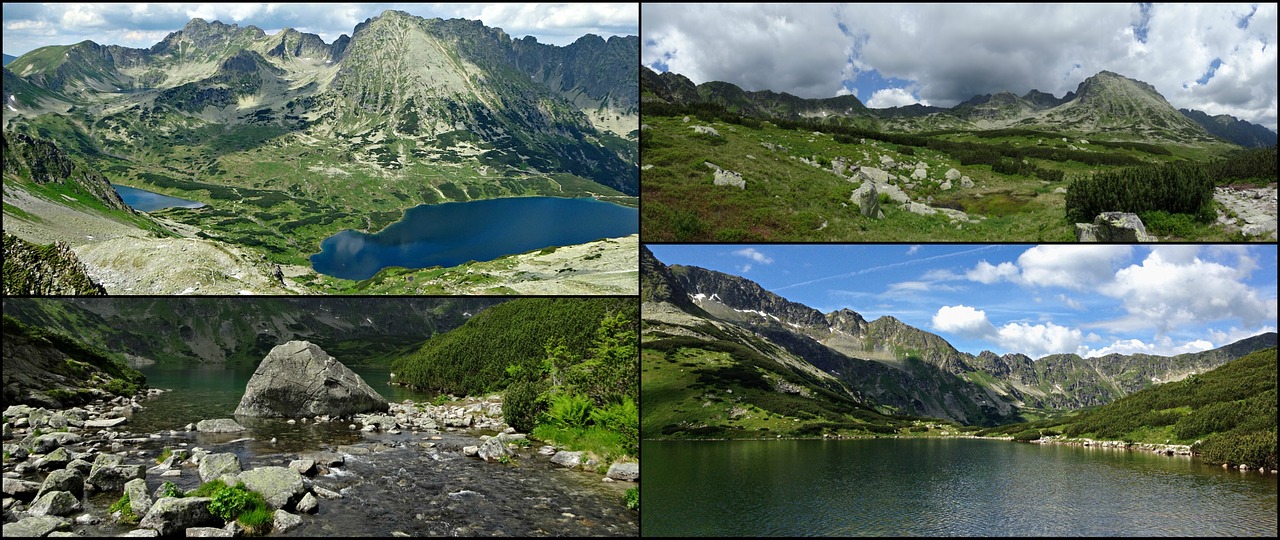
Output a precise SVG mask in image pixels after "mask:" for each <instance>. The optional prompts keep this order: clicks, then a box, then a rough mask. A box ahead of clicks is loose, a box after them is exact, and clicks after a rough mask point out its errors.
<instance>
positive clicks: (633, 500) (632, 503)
mask: <svg viewBox="0 0 1280 540" xmlns="http://www.w3.org/2000/svg"><path fill="white" fill-rule="evenodd" d="M623 500H624V501H625V502H626V504H627V508H630V509H632V510H637V511H639V510H640V488H638V487H633V488H629V489H627V494H626V495H625V496H624V498H623Z"/></svg>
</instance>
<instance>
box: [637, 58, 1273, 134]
mask: <svg viewBox="0 0 1280 540" xmlns="http://www.w3.org/2000/svg"><path fill="white" fill-rule="evenodd" d="M640 81H641V92H642V95H643V96H644V99H648V100H649V101H650V102H664V103H670V104H683V105H689V104H695V103H706V104H713V105H717V106H721V107H724V108H725V109H726V110H728V111H729V112H733V113H737V114H741V115H743V116H752V117H776V118H786V119H800V118H810V119H822V120H824V121H827V122H833V123H841V124H847V125H858V126H861V127H868V128H875V129H881V130H890V131H909V132H921V131H937V130H993V129H1003V128H1027V129H1040V130H1051V131H1061V132H1069V133H1078V134H1087V135H1089V136H1099V135H1100V136H1103V137H1108V138H1116V139H1136V140H1144V141H1146V140H1169V141H1179V142H1200V141H1206V140H1212V137H1220V138H1222V139H1225V140H1227V141H1230V142H1232V143H1235V144H1239V145H1241V146H1250V147H1252V146H1269V145H1270V144H1275V139H1276V134H1275V132H1273V131H1270V130H1268V129H1266V128H1263V127H1262V126H1258V125H1255V124H1250V123H1248V122H1245V121H1243V120H1238V119H1235V118H1233V117H1230V116H1226V115H1221V116H1219V117H1214V120H1212V121H1207V120H1204V119H1202V118H1201V117H1202V116H1203V117H1207V115H1205V114H1204V113H1201V112H1199V111H1188V110H1185V109H1184V110H1182V111H1181V112H1180V111H1179V110H1178V109H1175V108H1174V107H1173V106H1172V105H1170V104H1169V102H1168V101H1167V100H1165V98H1164V96H1162V95H1160V93H1159V92H1158V91H1156V89H1155V87H1153V86H1151V85H1150V84H1147V83H1144V82H1142V81H1138V80H1135V79H1131V78H1128V77H1125V76H1123V75H1120V74H1118V73H1113V72H1110V71H1101V72H1099V73H1097V74H1095V75H1094V76H1092V77H1089V78H1087V79H1085V80H1084V81H1082V82H1080V84H1079V86H1077V88H1076V90H1075V91H1073V92H1067V94H1066V95H1064V96H1063V97H1061V98H1059V97H1055V96H1054V95H1052V94H1048V93H1045V92H1040V91H1038V90H1031V91H1029V92H1027V93H1026V94H1025V95H1022V96H1018V95H1015V94H1013V93H1011V92H999V93H996V94H985V95H980V96H974V97H972V98H970V99H968V100H965V101H963V102H961V103H959V104H957V105H956V106H954V107H951V108H943V107H932V106H926V105H920V104H915V105H908V106H901V107H890V108H885V109H870V108H867V107H866V106H865V105H864V104H863V103H862V102H861V101H860V100H859V99H858V98H857V97H855V96H851V95H846V96H840V97H835V98H826V99H804V98H799V97H796V96H793V95H790V94H786V93H776V92H772V91H769V90H762V91H756V92H748V91H745V90H742V89H741V88H739V87H737V86H735V85H733V84H731V83H727V82H722V81H712V82H706V83H703V84H698V85H695V84H694V83H693V82H692V81H690V80H689V79H688V78H686V77H684V76H682V75H679V74H676V73H670V72H667V73H657V72H655V71H653V70H651V69H649V68H647V67H641V75H640ZM1224 117H1225V118H1224ZM1210 124H1211V125H1213V126H1219V127H1212V128H1211V127H1210ZM1264 132H1265V133H1264ZM1268 133H1269V134H1270V138H1268V136H1267V134H1268ZM1268 141H1269V143H1268Z"/></svg>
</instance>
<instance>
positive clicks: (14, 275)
mask: <svg viewBox="0 0 1280 540" xmlns="http://www.w3.org/2000/svg"><path fill="white" fill-rule="evenodd" d="M102 294H107V290H106V289H104V288H102V285H99V284H98V283H97V282H95V281H93V278H91V277H89V275H88V274H87V272H86V270H85V268H84V263H82V262H80V260H79V259H77V258H76V254H75V252H73V251H71V248H70V247H68V246H67V245H66V244H63V243H61V242H58V243H55V244H52V245H43V246H42V245H36V244H32V243H30V242H27V241H26V240H23V239H21V238H18V237H16V236H13V235H11V234H9V233H7V232H6V233H4V295H5V296H93V295H102Z"/></svg>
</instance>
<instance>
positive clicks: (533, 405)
mask: <svg viewBox="0 0 1280 540" xmlns="http://www.w3.org/2000/svg"><path fill="white" fill-rule="evenodd" d="M545 387H546V384H545V383H543V382H542V381H540V380H538V381H529V380H517V381H515V382H513V383H511V384H510V385H509V386H507V391H506V393H505V394H503V396H502V417H503V418H504V419H505V420H506V421H507V424H508V425H510V426H511V427H513V428H516V430H517V431H520V432H523V433H528V432H530V431H532V430H533V428H534V426H537V425H538V417H539V416H540V415H541V414H542V412H543V411H545V410H546V409H547V404H546V401H545V400H544V399H543V398H542V392H543V390H544V388H545Z"/></svg>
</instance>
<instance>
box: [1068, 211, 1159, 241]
mask: <svg viewBox="0 0 1280 540" xmlns="http://www.w3.org/2000/svg"><path fill="white" fill-rule="evenodd" d="M1082 225H1086V224H1083V223H1077V224H1076V240H1078V241H1080V242H1122V243H1125V242H1127V243H1133V242H1155V241H1156V238H1155V237H1154V236H1151V235H1150V234H1147V228H1146V227H1145V226H1143V224H1142V220H1141V219H1139V218H1138V216H1137V215H1136V214H1131V213H1127V212H1103V213H1101V214H1098V217H1096V218H1094V220H1093V226H1092V227H1082Z"/></svg>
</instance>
